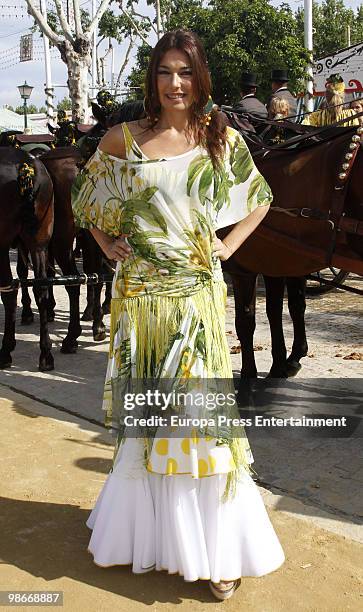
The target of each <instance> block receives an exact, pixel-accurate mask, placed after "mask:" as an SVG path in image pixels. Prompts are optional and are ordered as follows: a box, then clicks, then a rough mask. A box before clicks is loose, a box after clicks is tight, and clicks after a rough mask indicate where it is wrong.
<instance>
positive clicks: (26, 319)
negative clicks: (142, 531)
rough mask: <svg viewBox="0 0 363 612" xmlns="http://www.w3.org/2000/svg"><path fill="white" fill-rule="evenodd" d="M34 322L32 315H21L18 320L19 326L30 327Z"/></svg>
mask: <svg viewBox="0 0 363 612" xmlns="http://www.w3.org/2000/svg"><path fill="white" fill-rule="evenodd" d="M33 322H34V315H33V314H29V315H24V314H22V315H21V320H20V324H21V325H31V324H32V323H33Z"/></svg>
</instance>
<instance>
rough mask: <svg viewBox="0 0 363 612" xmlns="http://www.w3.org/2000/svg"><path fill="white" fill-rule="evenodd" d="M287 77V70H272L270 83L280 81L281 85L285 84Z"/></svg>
mask: <svg viewBox="0 0 363 612" xmlns="http://www.w3.org/2000/svg"><path fill="white" fill-rule="evenodd" d="M288 80H289V77H288V76H287V70H285V69H282V70H280V69H274V70H272V72H271V81H281V83H287V81H288Z"/></svg>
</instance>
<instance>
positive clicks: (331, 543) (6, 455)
mask: <svg viewBox="0 0 363 612" xmlns="http://www.w3.org/2000/svg"><path fill="white" fill-rule="evenodd" d="M351 282H352V284H353V286H356V287H359V288H363V281H362V279H361V278H358V277H353V279H352V281H351ZM55 293H56V300H57V308H56V321H55V323H54V324H52V325H51V328H50V331H51V337H52V340H53V348H54V357H55V370H54V371H53V372H49V373H40V372H39V371H38V369H37V360H38V350H39V349H38V342H39V341H38V329H39V321H38V316H37V315H36V317H35V322H34V323H33V324H32V325H31V326H30V327H26V328H24V327H20V326H18V328H17V331H18V335H17V347H16V350H15V352H14V355H13V358H14V365H13V367H12V368H10V369H8V370H4V371H2V372H0V398H1V399H0V410H1V413H2V420H1V423H2V427H1V433H0V445H1V458H2V461H1V463H0V495H1V500H0V533H1V538H0V558H1V562H2V565H1V587H0V589H2V590H4V589H8V590H11V589H20V590H42V589H44V590H47V591H50V590H63V591H64V609H65V610H67V611H68V610H69V611H71V612H73V611H75V612H78V611H80V612H81V611H82V612H83V611H85V610H87V611H90V612H99V611H105V612H111V610H114V609H115V608H117V609H119V610H126V609H130V610H141V609H143V608H144V607H147V608H148V609H151V610H161V609H164V610H168V611H169V610H173V609H174V608H176V607H177V606H178V607H180V606H181V607H182V609H185V610H192V609H193V610H194V609H198V610H207V609H208V610H210V609H214V608H216V606H220V605H222V604H219V603H216V602H215V600H214V599H213V597H212V596H211V595H210V593H209V591H208V587H207V585H206V584H203V583H201V582H198V583H186V582H184V581H183V579H182V578H181V577H179V576H167V575H166V573H165V572H163V573H155V572H152V573H149V574H144V575H139V576H135V575H134V574H132V573H131V571H130V569H129V568H128V567H115V568H108V569H103V568H100V567H97V566H96V565H95V564H94V563H93V562H92V558H91V556H90V555H89V554H87V552H86V549H87V543H88V539H89V531H88V529H87V528H86V527H85V520H86V518H87V516H88V514H89V511H90V509H91V508H92V507H93V505H94V503H95V500H96V498H97V495H98V493H99V491H100V489H101V487H102V484H103V482H104V480H105V478H106V474H107V472H108V470H109V467H110V464H111V457H112V441H111V439H110V438H109V437H108V435H107V434H106V433H105V430H104V428H103V427H102V422H103V414H102V411H101V409H100V408H101V395H102V383H103V379H104V373H105V367H106V359H107V349H108V341H107V339H106V341H104V342H101V343H98V344H95V343H94V342H93V339H92V333H91V324H90V323H83V324H82V325H83V334H82V336H81V337H80V339H79V351H78V353H77V355H62V354H61V353H60V352H59V348H60V344H61V340H62V338H63V337H64V335H65V330H66V325H67V320H68V317H67V309H68V303H67V298H66V293H65V291H64V290H63V289H62V288H57V289H56V292H55ZM84 295H85V290H84V288H82V305H83V306H84V304H85V301H84ZM264 310H265V303H264V295H263V290H262V288H260V289H259V292H258V300H257V327H256V335H255V357H256V361H257V367H258V371H259V375H260V376H264V375H266V373H268V371H269V368H270V365H271V357H270V338H269V328H268V323H267V320H266V316H265V312H264ZM362 314H363V306H362V299H361V298H360V297H358V296H354V295H351V294H347V293H340V292H338V291H335V292H333V293H329V294H327V295H325V296H324V297H321V298H309V299H308V301H307V311H306V327H307V336H308V342H309V354H308V357H306V358H304V359H303V360H302V365H303V368H302V370H301V371H300V372H299V374H298V376H297V377H296V379H294V381H296V385H297V387H303V386H304V381H310V382H309V384H310V386H311V387H314V381H316V383H315V387H319V385H320V382H319V381H320V379H326V380H328V382H329V381H331V382H332V383H333V381H335V383H336V387H337V388H338V387H339V388H340V386H342V385H343V386H344V385H345V384H346V382H347V379H356V381H355V387H354V393H355V395H356V397H359V381H360V379H362V380H363V367H362V360H363V346H362V320H363V317H362ZM19 317H20V314H19V313H18V318H19ZM2 321H3V313H2V310H1V311H0V324H2ZM105 322H106V324H107V325H109V318H108V317H106V318H105ZM284 328H285V334H286V342H287V346H288V347H289V346H290V345H291V341H292V326H291V321H290V319H289V315H288V313H287V309H286V307H285V313H284ZM226 331H227V337H228V342H229V344H230V347H231V357H232V364H233V368H234V370H235V371H238V370H239V369H240V354H239V352H238V341H237V337H236V335H235V331H234V304H233V298H232V296H229V298H228V306H227V322H226ZM236 347H237V348H236ZM348 382H349V381H348ZM357 384H358V387H357ZM360 388H361V387H360ZM316 392H317V391H316ZM337 398H338V401H339V398H344V395H339V393H337ZM342 401H344V400H342ZM354 411H355V414H356V417H355V418H356V420H357V427H356V432H359V428H360V431H361V432H362V420H361V416H360V415H361V414H362V410H361V407H360V408H359V406H358V407H356V408H354ZM359 435H360V437H359ZM252 442H253V445H252V448H253V450H254V454H255V456H256V460H257V468H258V472H259V474H260V475H261V476H262V483H263V488H262V487H261V489H260V490H261V493H262V495H263V496H264V498H265V501H266V505H267V507H268V511H269V514H270V517H271V520H272V522H273V524H274V526H275V528H276V531H277V533H278V536H279V538H280V540H281V542H282V545H283V547H284V550H285V553H286V562H285V564H284V565H283V567H282V568H281V569H279V570H278V571H276V572H274V573H273V574H270V575H268V576H264V577H262V578H258V579H256V578H246V579H244V580H242V584H241V586H240V588H239V589H238V591H237V593H236V595H235V596H234V598H233V599H232V600H230V601H228V602H225V603H224V604H223V606H224V608H225V609H228V610H236V611H237V610H242V609H246V610H248V611H249V612H291V611H292V610H298V611H300V610H301V611H304V612H343V611H345V610H349V611H354V612H356V611H357V612H358V610H361V609H362V603H363V589H362V586H361V585H362V572H361V568H362V566H363V563H362V562H363V555H362V546H361V544H360V543H359V541H362V530H361V527H360V525H361V520H360V517H359V515H361V508H362V506H363V504H362V502H361V501H359V495H361V491H362V481H363V466H362V462H361V460H360V459H359V455H360V454H361V434H359V433H357V435H356V436H355V437H354V438H351V439H349V440H337V441H335V440H327V441H326V442H325V443H324V445H322V444H321V443H320V442H319V441H318V442H317V441H315V442H314V440H312V441H310V440H308V441H305V442H304V444H305V443H306V444H305V446H304V445H300V443H297V444H296V442H294V440H285V443H284V444H283V443H276V440H274V439H273V438H272V439H271V440H267V442H263V441H262V442H260V441H259V440H257V439H256V440H253V441H252ZM359 461H360V463H359ZM318 476H319V478H318ZM260 482H261V481H260ZM294 504H295V505H294ZM296 504H300V506H299V509H297V506H296ZM309 504H310V505H309ZM324 513H325V514H324ZM322 517H323V518H322ZM323 527H324V528H323ZM23 609H28V608H23Z"/></svg>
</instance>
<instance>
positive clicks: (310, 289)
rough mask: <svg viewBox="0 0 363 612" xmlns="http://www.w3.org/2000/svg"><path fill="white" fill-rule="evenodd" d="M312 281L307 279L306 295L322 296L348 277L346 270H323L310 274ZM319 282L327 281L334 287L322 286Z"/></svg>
mask: <svg viewBox="0 0 363 612" xmlns="http://www.w3.org/2000/svg"><path fill="white" fill-rule="evenodd" d="M311 276H314V280H312V279H309V280H308V284H307V287H306V293H307V295H322V294H324V293H329V291H332V290H333V289H334V286H336V285H341V284H343V283H344V281H345V280H346V278H347V277H348V276H349V272H347V271H346V270H339V268H325V269H324V270H320V271H319V272H315V274H312V275H311ZM320 280H321V281H324V280H328V281H331V282H332V283H334V285H324V284H323V283H320Z"/></svg>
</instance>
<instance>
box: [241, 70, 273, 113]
mask: <svg viewBox="0 0 363 612" xmlns="http://www.w3.org/2000/svg"><path fill="white" fill-rule="evenodd" d="M257 87H258V85H257V75H256V74H254V73H253V72H242V74H241V80H240V89H241V100H240V101H239V102H238V104H236V106H235V109H234V110H236V111H237V112H244V113H249V114H251V115H255V116H256V117H259V118H262V119H267V109H266V106H265V105H264V104H262V102H260V100H259V99H258V98H257V97H256V91H257Z"/></svg>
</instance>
